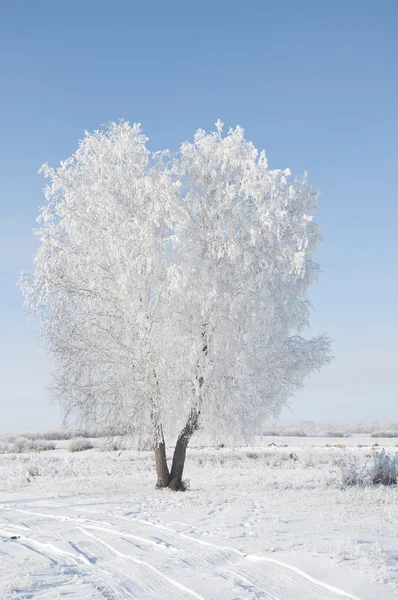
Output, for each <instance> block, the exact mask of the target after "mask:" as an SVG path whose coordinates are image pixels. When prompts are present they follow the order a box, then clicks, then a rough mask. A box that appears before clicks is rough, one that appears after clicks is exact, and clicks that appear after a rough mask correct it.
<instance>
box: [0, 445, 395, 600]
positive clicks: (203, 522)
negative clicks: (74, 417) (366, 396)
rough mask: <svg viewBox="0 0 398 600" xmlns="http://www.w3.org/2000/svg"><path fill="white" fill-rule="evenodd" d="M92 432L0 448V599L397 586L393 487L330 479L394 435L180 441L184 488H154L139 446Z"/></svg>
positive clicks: (378, 591)
mask: <svg viewBox="0 0 398 600" xmlns="http://www.w3.org/2000/svg"><path fill="white" fill-rule="evenodd" d="M101 443H102V446H104V443H103V442H101V441H99V440H95V444H96V445H97V446H98V447H97V448H96V449H93V450H88V451H85V452H79V453H73V454H71V453H70V452H67V451H66V450H65V449H62V448H61V449H56V450H53V451H50V452H41V453H31V454H1V455H0V598H1V599H2V600H3V599H4V600H6V599H16V598H18V599H23V598H32V599H35V598H37V599H39V598H40V599H51V598H64V597H65V598H68V599H72V598H75V599H79V600H88V599H104V598H105V599H108V600H116V599H127V598H128V599H142V600H185V599H187V600H189V599H190V598H197V599H205V600H260V599H261V600H263V599H264V600H338V599H340V600H342V599H344V598H346V599H349V598H350V599H353V598H356V599H358V598H359V599H361V600H392V599H396V598H397V597H398V539H397V536H398V490H397V488H396V487H394V486H391V487H382V486H377V487H350V488H346V487H343V486H342V485H341V482H340V467H339V462H340V460H341V458H342V457H343V456H344V455H346V454H348V453H355V454H358V455H361V456H362V457H363V458H365V457H366V455H371V454H372V453H373V452H374V451H375V448H372V444H374V443H378V444H379V447H380V448H381V447H385V448H386V449H388V451H389V452H396V451H398V448H397V447H396V444H397V443H398V440H397V439H371V438H369V437H368V438H366V437H364V436H361V438H359V437H355V436H354V437H351V438H347V439H336V438H331V439H325V438H309V437H307V438H291V437H289V438H283V437H280V436H279V437H277V438H275V437H274V438H263V439H261V440H259V442H258V443H259V446H258V447H256V448H245V449H242V448H240V449H236V450H228V449H225V448H212V449H211V448H210V449H209V448H201V449H193V450H191V451H190V453H189V455H188V459H187V465H186V476H187V477H189V478H190V480H191V487H190V489H189V491H187V492H186V493H172V492H168V491H155V490H154V489H153V486H154V472H153V460H152V456H151V454H150V453H147V452H134V451H130V450H122V451H121V452H120V451H113V452H110V451H107V452H104V451H101V450H100V447H101ZM268 444H277V446H269V445H268ZM326 444H328V446H327V445H326ZM358 444H359V445H360V446H363V447H360V448H359V447H358ZM62 445H63V446H65V444H59V445H58V446H62ZM108 445H109V444H108ZM339 445H340V446H343V445H344V446H345V447H338V446H339ZM11 536H19V538H18V539H16V540H10V539H9V538H10V537H11Z"/></svg>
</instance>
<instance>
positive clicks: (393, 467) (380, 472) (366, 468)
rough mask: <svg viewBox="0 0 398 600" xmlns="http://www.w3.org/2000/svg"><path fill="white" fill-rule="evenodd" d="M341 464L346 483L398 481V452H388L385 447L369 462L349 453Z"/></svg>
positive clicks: (376, 483) (390, 482) (343, 480)
mask: <svg viewBox="0 0 398 600" xmlns="http://www.w3.org/2000/svg"><path fill="white" fill-rule="evenodd" d="M340 466H341V479H342V482H343V484H344V485H393V484H396V483H397V482H398V454H394V455H390V454H386V452H385V450H384V449H383V450H382V451H381V452H378V453H377V454H375V455H374V456H373V459H371V460H370V461H367V462H364V461H361V460H360V459H359V458H358V457H357V456H353V455H348V456H347V457H346V458H344V459H343V460H342V461H341V465H340Z"/></svg>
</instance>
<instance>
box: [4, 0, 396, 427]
mask: <svg viewBox="0 0 398 600" xmlns="http://www.w3.org/2000/svg"><path fill="white" fill-rule="evenodd" d="M397 31H398V2H397V0H379V1H378V2H374V1H372V2H369V1H368V0H349V1H347V0H345V1H342V0H334V1H333V2H321V1H319V0H316V1H315V0H300V1H298V0H286V1H283V0H281V1H279V2H277V1H275V0H273V1H272V2H271V1H268V0H261V1H260V0H246V1H244V2H242V1H241V0H239V1H237V0H212V1H211V2H210V1H207V0H201V1H200V2H195V3H194V2H189V1H188V0H185V1H173V0H169V1H168V2H165V1H159V0H152V1H151V2H144V1H141V2H136V1H134V0H125V1H120V0H113V1H112V2H109V1H107V2H104V1H102V0H95V1H94V0H80V1H79V2H76V1H75V0H68V2H63V3H61V2H49V1H41V0H37V1H36V2H31V1H20V0H12V1H11V0H3V2H2V3H1V11H0V47H1V53H0V85H1V93H0V115H1V136H0V153H1V162H0V165H1V178H0V199H1V238H0V239H1V258H0V285H1V295H0V302H1V317H0V318H1V336H2V342H1V346H0V381H1V395H0V411H1V412H0V414H1V419H0V432H3V431H21V430H28V429H30V430H41V429H46V428H49V427H52V426H55V425H57V423H58V421H59V418H60V417H59V412H58V409H57V408H56V407H51V406H49V405H48V397H47V393H46V391H45V385H46V383H47V382H48V380H49V373H50V370H51V364H50V359H49V358H48V357H47V356H46V354H45V352H44V351H43V350H42V349H41V348H40V346H39V345H38V343H37V340H36V338H35V331H36V329H37V326H28V325H26V323H25V309H24V307H23V305H22V296H21V293H20V290H18V289H16V287H15V282H16V279H17V277H18V273H19V271H20V269H21V268H30V267H31V264H32V256H33V254H34V252H35V241H34V238H33V235H32V233H31V229H32V228H33V227H34V226H35V218H36V216H37V214H38V207H39V205H41V204H42V203H43V201H44V198H43V195H42V191H41V190H42V187H43V186H44V181H43V180H42V178H41V176H39V175H37V170H38V169H39V167H40V165H41V164H42V163H43V162H49V163H50V164H53V165H56V164H57V163H58V162H59V161H60V160H62V159H64V158H67V157H68V156H69V155H70V154H71V153H73V152H74V150H75V149H76V147H77V141H78V139H80V138H81V137H82V135H83V132H84V130H85V129H88V130H93V129H94V128H98V127H99V126H100V125H101V124H103V123H106V122H108V121H109V120H115V119H118V118H120V117H122V118H125V119H127V120H129V121H131V122H134V121H138V122H140V123H142V125H143V128H144V131H145V133H146V134H147V135H148V136H149V137H150V148H151V149H153V150H158V149H162V148H165V147H168V148H172V149H176V148H177V147H178V145H179V143H180V142H182V141H183V140H185V139H188V138H191V137H192V134H193V132H194V131H195V130H196V129H197V128H199V127H201V128H204V129H211V128H212V127H213V124H214V123H215V121H216V120H217V119H218V118H220V119H221V120H222V121H224V123H225V124H226V126H234V125H237V124H239V125H241V126H242V127H244V129H245V130H246V137H247V139H250V140H252V141H253V142H254V143H255V145H256V146H257V147H258V148H260V149H262V148H265V150H266V151H267V154H268V158H269V163H270V166H271V167H275V168H285V167H289V168H290V169H291V170H292V171H293V174H300V173H302V172H303V171H304V170H308V173H309V180H310V183H312V184H313V185H314V186H315V187H317V188H319V189H320V190H321V210H320V212H319V214H318V220H319V221H320V222H321V223H322V226H323V233H324V237H325V242H324V244H323V245H322V247H321V248H320V250H319V251H318V253H317V259H318V260H319V262H320V263H321V267H322V271H323V272H322V276H321V279H320V281H319V283H318V284H316V286H315V287H314V288H313V289H312V291H311V299H312V301H313V304H314V312H313V328H312V329H313V332H314V333H318V332H324V331H325V332H327V333H328V334H329V335H330V336H331V337H332V338H333V339H334V340H335V342H334V345H333V350H334V355H335V360H334V362H333V364H332V365H330V366H329V367H327V368H325V369H324V371H323V372H322V374H320V375H319V376H314V377H312V378H311V379H310V380H308V385H307V387H306V389H305V390H304V391H303V392H301V393H300V394H298V395H297V397H296V398H294V399H293V400H292V403H291V408H292V412H289V411H287V410H285V411H284V413H283V415H282V418H283V419H284V420H287V421H293V420H296V419H313V420H318V421H319V420H335V421H359V420H363V421H367V420H371V419H380V420H388V419H394V418H395V419H396V418H398V411H397V407H398V403H397V390H398V368H397V365H398V349H397V339H398V319H397V306H398V302H397V295H398V284H397V265H398V242H397V233H396V229H397V222H398V219H397V217H398V208H397V206H398V203H397V184H396V181H395V177H396V172H397V159H398V142H397V140H398V135H397V134H398V119H397V116H398V114H397V112H398V108H397V107H398V66H397V65H398V37H397Z"/></svg>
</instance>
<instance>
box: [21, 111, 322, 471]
mask: <svg viewBox="0 0 398 600" xmlns="http://www.w3.org/2000/svg"><path fill="white" fill-rule="evenodd" d="M216 127H217V131H216V132H214V133H206V132H204V131H203V130H198V131H197V132H196V134H195V136H194V141H193V142H192V143H189V142H185V143H183V144H182V146H181V148H180V152H179V153H177V154H175V155H174V156H173V155H171V154H170V153H169V152H164V153H156V154H155V155H151V154H150V153H149V151H148V150H147V148H146V141H147V140H146V138H145V137H144V135H143V134H142V132H141V129H140V127H139V125H133V126H130V125H129V124H128V123H126V122H124V121H121V122H120V123H118V124H116V123H111V124H110V125H109V126H108V128H107V129H106V130H105V131H95V132H94V133H93V134H90V133H86V135H85V137H84V139H83V140H82V141H81V142H80V145H79V148H78V150H77V151H76V153H75V154H74V155H73V156H72V157H70V158H69V159H67V160H66V161H64V162H63V163H61V165H60V166H59V167H58V168H55V169H54V168H51V167H49V166H48V165H44V166H43V167H42V173H43V174H44V176H45V177H46V178H47V179H48V180H49V183H48V186H47V187H46V189H45V196H46V199H47V203H46V205H45V206H44V207H43V208H42V209H41V211H40V216H39V219H38V220H39V224H40V227H39V229H37V230H36V232H35V233H36V235H37V237H38V239H39V241H40V248H39V250H38V253H37V256H36V260H35V267H34V272H33V273H31V274H29V273H28V274H26V273H25V274H22V276H21V285H22V288H23V292H24V295H25V301H26V304H27V305H28V307H29V309H30V311H31V313H32V314H33V315H34V314H39V315H40V316H41V324H42V332H43V336H44V339H45V340H46V343H47V346H48V349H49V351H50V352H51V353H52V355H53V356H54V357H55V360H56V364H57V369H56V372H55V377H54V386H53V392H54V395H55V396H56V397H57V398H58V399H59V400H60V402H61V404H62V406H63V408H64V410H65V412H66V413H75V414H77V415H78V416H79V417H80V418H83V419H85V421H86V423H87V422H89V420H90V419H91V420H93V421H96V422H99V423H101V422H102V423H106V424H107V425H108V426H109V424H114V426H115V427H119V426H120V425H123V426H124V427H125V426H126V424H127V426H128V427H129V428H130V430H131V431H132V432H135V433H137V435H140V436H143V435H146V434H149V435H151V437H152V439H153V443H154V446H155V447H160V448H162V447H163V446H162V444H164V436H165V435H166V434H167V435H176V434H178V435H179V438H178V439H179V443H180V446H181V449H183V450H184V448H183V447H184V445H185V447H186V445H187V444H188V441H189V439H190V437H191V436H192V435H193V434H194V433H195V431H197V430H198V429H199V428H205V429H206V430H207V431H208V432H209V433H210V434H214V436H217V435H218V434H219V432H220V431H222V433H223V436H224V439H227V438H228V437H231V438H232V437H236V436H246V437H247V436H250V435H251V434H252V433H253V431H254V429H255V427H257V426H258V424H259V423H261V422H262V421H263V420H264V419H266V418H268V417H269V416H270V415H277V414H278V413H279V411H280V410H281V408H282V406H283V405H284V404H285V403H286V401H287V400H288V398H289V397H290V396H291V395H292V394H294V393H295V391H296V390H297V389H299V388H300V387H301V386H302V384H303V381H304V379H305V377H306V376H307V375H309V374H310V373H312V372H314V371H317V370H319V369H320V368H321V367H322V366H323V365H324V364H325V363H326V362H328V360H329V359H330V344H329V340H328V338H327V337H325V336H321V337H316V338H312V339H309V340H307V339H305V338H303V337H302V336H301V335H300V333H301V332H302V330H303V328H304V327H305V326H306V325H307V324H308V322H309V311H310V304H309V302H308V300H307V297H306V296H307V290H308V287H309V286H310V285H311V283H312V282H313V281H314V280H315V279H316V277H317V274H318V266H317V265H316V264H315V263H314V262H313V260H312V254H313V252H314V250H315V249H316V247H317V245H318V244H319V242H320V240H321V236H320V231H319V227H318V225H317V224H316V223H315V222H314V221H313V219H312V215H313V212H314V211H315V210H316V208H317V200H318V194H317V192H316V191H314V190H313V189H312V188H311V187H310V186H309V185H308V184H307V181H306V178H305V177H304V178H301V179H291V177H290V173H289V171H288V170H285V171H280V170H272V169H269V168H268V164H267V160H266V157H265V154H264V153H263V152H262V153H260V154H259V153H258V152H257V150H256V148H255V147H254V146H253V145H252V144H251V143H250V142H246V141H245V139H244V132H243V130H242V129H241V128H240V127H237V128H235V129H231V130H230V131H229V132H228V134H227V135H224V137H223V133H222V127H223V124H222V123H221V121H218V122H217V124H216ZM177 445H178V444H177ZM184 452H185V450H184ZM184 452H183V455H182V454H181V456H180V458H181V461H182V465H183V462H184V459H185V454H184ZM162 460H163V459H162ZM181 461H180V462H181ZM164 466H165V465H164V462H163V467H164ZM172 471H173V469H172ZM165 473H166V474H167V472H166V470H165Z"/></svg>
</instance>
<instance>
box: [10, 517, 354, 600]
mask: <svg viewBox="0 0 398 600" xmlns="http://www.w3.org/2000/svg"><path fill="white" fill-rule="evenodd" d="M65 508H67V507H65ZM70 508H73V507H68V509H70ZM3 510H4V511H7V512H8V511H14V512H18V513H21V514H24V515H27V516H30V517H31V518H34V519H39V521H38V522H36V526H37V525H40V527H43V525H44V526H46V527H47V526H48V525H49V524H54V523H58V525H59V526H58V527H55V528H54V527H53V525H51V526H50V527H49V530H50V535H52V539H54V537H56V538H57V540H58V543H61V542H62V540H64V541H65V540H67V542H68V544H69V545H70V548H72V550H74V554H73V553H70V552H66V551H64V550H60V549H59V547H58V546H55V545H54V543H52V544H48V543H45V544H46V549H47V551H49V550H51V551H53V552H54V554H57V552H58V555H60V553H61V554H62V555H63V556H64V557H68V559H69V560H72V558H73V560H74V561H75V562H77V561H78V560H80V562H82V563H83V564H84V569H85V576H90V577H91V578H92V577H93V576H94V575H95V573H97V574H98V573H99V572H100V569H101V568H102V569H104V568H105V569H106V570H107V571H108V573H110V575H109V579H108V581H107V582H104V583H107V585H109V586H110V587H111V588H112V587H113V589H114V590H115V592H116V594H117V593H118V594H119V596H115V597H120V598H125V597H126V598H127V597H128V598H145V600H147V599H148V600H149V598H154V599H155V598H159V597H162V598H172V599H173V600H174V599H175V600H180V599H181V600H185V599H186V598H189V597H194V598H196V599H197V600H213V599H214V600H218V598H224V597H225V598H227V597H228V598H232V597H233V598H236V599H237V600H240V599H243V598H250V597H251V598H258V599H260V598H261V599H264V600H297V599H300V600H343V599H346V600H359V599H358V598H357V597H356V596H353V595H352V594H349V593H346V592H344V591H343V590H341V589H339V588H336V587H334V586H331V585H328V584H326V583H324V582H322V581H319V580H317V579H315V578H314V577H311V576H310V575H308V574H307V573H305V572H303V571H302V570H300V569H298V568H296V567H293V566H292V565H289V564H286V563H284V562H282V561H278V560H276V559H274V558H271V557H267V556H258V555H252V554H249V555H246V554H244V553H242V552H240V551H239V550H237V549H235V548H232V547H229V546H218V545H216V544H213V543H211V542H208V541H205V540H201V539H197V538H194V537H192V536H190V535H187V534H185V533H183V532H177V531H175V530H173V529H171V528H170V527H167V526H166V525H164V524H162V523H154V522H151V521H147V520H144V519H138V518H136V517H128V516H120V515H118V516H115V515H112V516H111V517H109V515H107V520H101V521H98V520H94V519H91V518H86V517H84V516H69V515H54V514H47V513H43V512H36V511H33V510H26V509H23V508H16V507H10V506H6V507H3ZM79 510H80V512H81V507H79ZM90 514H91V513H90ZM63 524H64V525H65V526H66V527H63ZM127 524H128V531H125V530H124V528H125V527H126V525H127ZM24 525H25V526H28V523H27V519H26V518H25V520H24ZM77 532H79V533H77ZM21 535H22V534H21ZM82 536H83V540H82V539H81V538H82ZM22 537H23V539H27V538H26V537H25V536H23V535H22ZM32 541H33V542H35V543H36V544H38V543H39V544H40V543H41V544H43V542H37V540H36V539H34V538H31V536H30V543H32ZM121 548H122V549H121ZM77 557H79V559H78V558H77ZM131 565H134V568H133V569H132V568H131ZM169 573H172V574H173V575H174V574H175V573H178V580H177V579H175V577H171V576H169ZM118 582H120V583H118ZM225 593H228V596H226V595H225ZM123 594H129V595H128V596H123ZM137 594H138V595H137ZM139 594H146V595H141V596H140V595H139ZM154 594H157V595H154ZM202 594H204V595H202ZM231 594H235V595H234V596H232V595H231ZM242 594H243V595H242ZM248 594H250V595H248Z"/></svg>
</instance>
